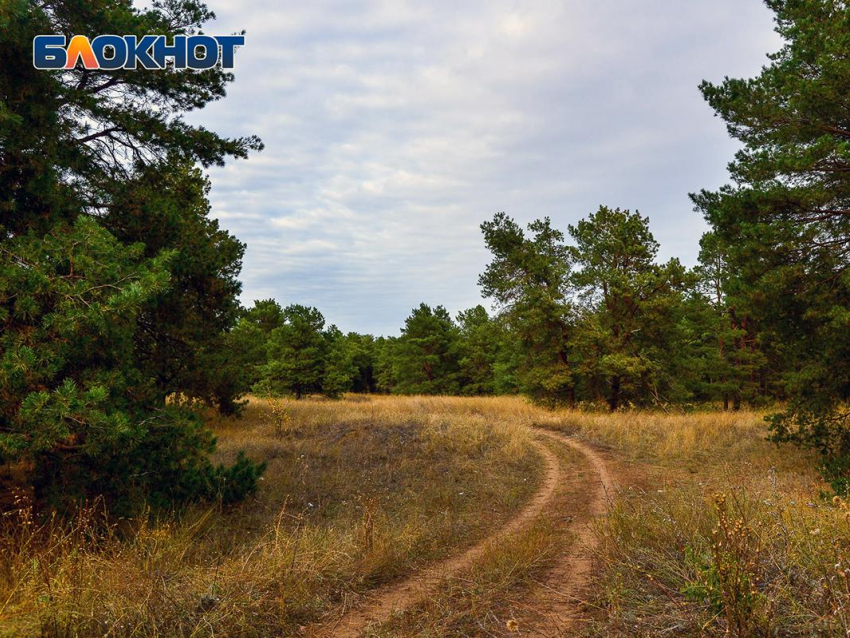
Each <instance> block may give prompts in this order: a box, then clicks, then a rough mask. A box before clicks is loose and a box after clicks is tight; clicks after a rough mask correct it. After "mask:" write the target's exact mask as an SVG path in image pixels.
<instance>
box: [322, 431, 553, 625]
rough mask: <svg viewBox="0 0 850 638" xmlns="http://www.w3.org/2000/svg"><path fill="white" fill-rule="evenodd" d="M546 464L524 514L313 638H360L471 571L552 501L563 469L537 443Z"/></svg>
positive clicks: (375, 594) (369, 598) (381, 592)
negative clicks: (446, 581)
mask: <svg viewBox="0 0 850 638" xmlns="http://www.w3.org/2000/svg"><path fill="white" fill-rule="evenodd" d="M534 444H535V447H536V448H537V450H538V452H539V453H540V455H541V456H542V457H543V461H544V464H545V470H544V476H543V482H542V483H541V485H540V487H539V488H538V489H537V491H536V492H535V493H534V496H532V497H531V499H530V500H529V501H528V502H527V503H526V505H525V506H524V507H523V508H522V509H521V510H520V512H519V513H518V514H517V515H516V516H514V517H513V518H511V519H509V520H508V522H507V523H505V524H504V525H503V526H502V527H501V528H500V529H499V531H497V532H496V533H495V534H492V535H490V536H488V537H487V538H485V539H484V540H483V541H481V542H479V543H478V544H476V545H474V546H472V547H470V548H469V549H467V550H466V551H464V552H463V553H461V554H459V555H457V556H453V557H450V558H448V559H445V560H443V561H440V562H438V563H437V564H435V565H432V566H431V567H428V568H426V569H424V570H423V571H421V572H419V573H417V574H415V575H413V576H412V577H410V578H408V579H406V580H404V581H401V582H398V583H393V584H389V585H387V586H385V587H380V588H378V589H376V590H374V591H372V592H370V593H369V594H367V595H366V596H365V598H366V602H365V603H364V604H362V605H360V606H358V607H356V608H354V609H351V610H350V611H348V612H346V613H345V614H343V615H342V616H341V617H340V618H338V619H336V620H334V621H331V622H328V623H324V624H322V625H321V626H318V627H315V628H313V629H312V631H311V630H308V631H307V633H306V635H307V636H310V637H311V638H331V637H333V638H356V637H357V636H359V635H360V634H361V633H362V632H363V631H364V630H365V629H366V628H367V627H368V626H369V625H370V624H380V623H382V622H384V621H386V620H387V619H388V618H389V617H390V616H391V615H392V614H393V612H395V611H401V610H404V609H406V608H408V607H410V606H411V605H413V604H415V603H416V602H418V601H420V600H423V599H424V598H425V597H426V596H427V595H428V594H430V593H432V592H433V591H435V590H436V589H437V587H438V585H439V584H440V582H441V581H442V580H443V579H444V578H446V577H449V576H452V575H453V574H456V573H458V572H461V571H464V570H465V569H467V568H469V567H470V566H471V565H472V564H473V563H474V562H475V561H476V560H477V559H478V558H479V557H480V556H482V555H483V554H484V552H485V551H486V549H487V547H488V546H489V545H490V544H491V543H494V542H498V541H499V540H501V539H503V538H505V537H506V536H509V535H511V534H513V533H514V532H517V531H518V530H520V529H521V528H522V527H524V526H525V525H526V524H528V523H530V522H531V521H532V520H533V519H534V518H536V517H537V515H538V514H540V513H541V512H542V511H543V508H544V507H545V506H546V505H547V504H548V503H549V502H550V501H551V500H552V498H553V496H554V494H555V489H556V488H557V487H558V484H559V483H560V481H561V473H560V466H559V463H558V459H557V457H556V456H555V454H553V453H552V451H551V450H549V448H547V447H546V446H545V445H543V444H542V443H539V442H537V441H534Z"/></svg>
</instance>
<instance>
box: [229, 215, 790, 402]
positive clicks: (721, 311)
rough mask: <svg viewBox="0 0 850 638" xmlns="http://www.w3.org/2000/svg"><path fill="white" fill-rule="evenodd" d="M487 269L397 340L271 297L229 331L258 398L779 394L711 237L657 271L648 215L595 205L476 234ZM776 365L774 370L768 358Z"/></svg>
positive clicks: (614, 398)
mask: <svg viewBox="0 0 850 638" xmlns="http://www.w3.org/2000/svg"><path fill="white" fill-rule="evenodd" d="M482 231H483V234H484V241H485V244H486V245H487V248H488V249H489V250H490V253H491V255H492V261H491V262H490V264H489V265H488V266H487V269H486V270H485V272H484V273H483V274H482V275H481V277H480V279H479V283H480V285H481V290H482V294H483V295H484V296H486V297H488V298H491V299H493V300H494V302H495V312H493V313H492V315H491V314H488V312H487V309H486V308H485V307H484V306H482V305H478V306H476V307H474V308H470V309H469V310H465V311H462V312H460V313H458V314H457V316H456V317H454V318H453V317H452V316H451V315H450V314H449V312H448V311H447V310H446V309H445V308H444V307H443V306H436V307H433V308H432V307H431V306H429V305H427V304H424V303H423V304H421V305H420V306H419V307H418V308H414V309H413V310H412V312H411V313H410V315H409V316H408V317H407V319H406V320H405V323H404V326H403V327H402V328H401V330H400V335H399V336H394V337H377V338H376V337H373V336H371V335H361V334H357V333H349V334H347V335H343V334H342V333H340V331H339V330H337V329H336V328H335V327H333V326H331V327H330V328H328V329H325V328H324V324H325V321H324V317H323V316H322V315H321V313H320V312H319V311H318V310H317V309H315V308H305V307H303V306H297V305H295V306H290V307H288V308H286V309H282V308H281V307H280V306H279V305H278V304H277V303H276V302H275V301H274V300H264V301H260V302H257V303H256V304H255V305H254V307H253V308H251V309H250V310H246V311H244V314H243V316H242V317H241V318H240V320H239V321H238V323H237V325H236V327H235V328H234V330H233V332H232V334H231V336H232V338H233V339H234V344H235V345H234V351H235V352H241V353H243V354H244V357H243V359H242V361H241V362H240V368H241V369H243V370H245V371H248V377H249V378H247V379H246V382H247V383H248V384H249V385H250V386H251V388H253V389H254V390H255V391H262V392H278V393H289V394H292V395H294V396H295V397H296V398H300V397H301V396H302V395H303V394H305V393H309V392H314V393H320V394H324V395H326V396H330V397H337V396H339V395H340V394H342V393H343V392H383V393H395V394H448V395H493V394H515V393H521V394H524V395H526V396H529V397H532V398H533V399H535V400H537V401H539V402H541V403H544V404H547V405H551V406H570V407H575V406H577V405H584V406H587V407H593V406H596V407H603V406H604V407H607V408H609V409H611V410H617V409H620V408H622V407H624V406H642V407H651V406H655V407H661V408H667V407H671V406H686V405H698V404H716V405H722V406H723V407H724V408H726V409H737V408H740V407H741V405H742V404H745V403H746V404H749V405H764V404H765V403H768V402H771V401H775V400H777V399H783V398H785V396H786V395H785V391H784V389H783V387H782V385H781V384H780V383H779V382H778V379H779V376H780V372H781V370H779V369H777V367H776V366H775V365H773V366H771V358H770V353H771V350H770V347H769V344H768V343H767V342H766V341H765V339H764V338H763V337H762V336H761V335H759V334H758V333H757V332H756V330H755V326H754V323H753V322H752V321H748V318H747V317H745V318H744V321H743V322H739V320H738V317H737V314H736V313H737V311H736V310H735V309H734V308H733V307H731V306H730V305H729V300H728V293H727V291H726V287H727V286H726V282H727V281H728V279H729V273H728V266H727V263H726V259H725V258H724V256H723V255H722V254H720V253H719V252H718V247H717V241H716V239H715V238H714V236H713V235H710V234H709V235H706V237H704V238H703V242H702V244H703V249H702V251H701V254H700V264H699V265H698V266H697V267H696V268H693V269H687V268H685V267H683V266H682V265H681V264H680V263H679V261H678V260H676V259H672V260H670V261H669V262H667V263H664V264H658V263H656V256H657V252H658V243H657V242H656V241H655V239H654V238H653V236H652V233H651V232H650V229H649V219H648V218H647V217H644V216H641V215H640V213H637V212H631V211H628V210H619V209H610V208H606V207H601V208H600V209H599V210H598V211H596V212H595V213H593V214H591V215H590V216H588V217H587V218H586V219H584V220H582V221H580V222H579V223H577V224H576V225H574V226H569V228H568V234H569V238H570V241H567V240H566V237H565V234H564V233H562V232H561V231H559V230H557V229H555V228H553V227H552V224H551V221H550V220H549V219H548V218H546V219H543V220H538V221H535V222H533V223H531V224H529V225H528V228H527V229H523V228H522V227H521V226H519V225H518V224H517V223H516V222H515V221H514V220H513V219H511V218H510V217H508V216H507V215H505V214H504V213H500V214H497V215H496V216H495V217H494V218H493V219H492V220H491V221H488V222H485V223H484V224H482ZM774 363H775V361H774Z"/></svg>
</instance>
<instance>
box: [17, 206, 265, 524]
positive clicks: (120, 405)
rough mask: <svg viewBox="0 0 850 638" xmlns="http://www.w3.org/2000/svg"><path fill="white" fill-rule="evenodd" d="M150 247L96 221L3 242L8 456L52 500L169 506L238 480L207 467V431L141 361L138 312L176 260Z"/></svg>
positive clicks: (166, 281)
mask: <svg viewBox="0 0 850 638" xmlns="http://www.w3.org/2000/svg"><path fill="white" fill-rule="evenodd" d="M143 249H144V247H143V246H142V245H140V244H135V245H132V246H125V245H123V244H121V243H120V242H118V241H117V240H116V239H115V237H113V236H112V235H111V234H110V233H109V232H108V231H106V230H105V229H104V228H102V227H101V226H99V225H98V224H97V223H96V222H94V221H93V220H91V219H89V218H86V217H80V218H78V219H77V221H76V222H75V223H74V225H73V226H60V227H58V228H57V229H56V231H55V232H53V233H50V234H48V235H46V236H44V237H40V236H38V235H36V234H35V233H33V232H30V233H27V234H26V235H20V236H18V237H16V238H14V239H12V240H7V241H5V242H3V244H2V245H0V326H2V330H0V353H2V358H0V399H2V400H0V406H2V408H1V409H2V411H0V463H5V464H14V465H17V466H19V467H20V468H22V469H23V470H24V472H25V473H26V475H27V476H28V482H29V483H30V484H31V485H33V486H34V487H35V489H36V497H37V499H38V501H39V502H40V503H42V504H50V505H53V506H55V507H59V508H64V507H68V506H70V505H72V504H73V503H76V502H78V501H79V500H81V499H83V498H87V497H91V496H96V495H100V496H104V497H106V499H107V500H108V501H109V502H112V503H116V504H117V505H116V507H117V508H118V509H119V510H120V509H122V508H123V509H127V508H131V507H133V506H140V505H141V504H142V503H143V502H144V501H145V500H146V499H147V500H148V501H149V502H151V503H156V504H170V503H172V502H176V501H179V500H181V499H184V498H197V497H202V496H206V495H208V494H209V491H210V489H211V488H210V487H209V485H207V486H206V487H205V488H204V490H203V491H196V490H193V489H192V488H193V486H195V485H196V484H199V482H200V481H208V480H211V477H212V476H213V474H212V473H213V472H217V474H216V475H217V476H219V477H221V478H222V479H224V478H227V477H228V476H229V475H228V472H229V470H227V469H224V468H218V469H215V468H212V466H211V465H210V463H209V460H208V458H207V454H208V453H209V452H210V451H211V450H212V448H213V447H214V440H213V438H212V437H211V435H210V434H209V432H208V431H207V430H205V429H204V428H203V427H202V426H201V424H200V423H199V422H198V420H197V418H195V417H194V416H193V415H191V414H190V413H186V412H185V411H180V410H177V409H176V408H168V407H165V406H164V396H163V395H162V393H161V391H159V390H158V389H157V388H156V385H155V384H154V383H153V381H152V379H151V378H150V377H149V376H148V375H147V374H145V372H144V370H143V369H142V368H141V367H140V366H139V363H138V361H137V357H136V353H135V335H136V331H137V330H138V321H139V317H140V316H141V315H142V313H143V309H144V307H145V306H146V304H147V303H148V302H149V301H150V299H151V298H153V297H154V296H156V295H158V294H162V293H163V291H164V290H165V289H166V288H167V286H168V285H169V270H168V267H169V266H170V263H171V261H172V260H173V258H174V253H163V254H160V255H158V256H156V257H154V258H151V259H144V258H142V256H141V255H142V252H143ZM240 472H241V474H240V476H243V475H244V474H245V470H244V468H240ZM239 485H242V486H243V487H244V488H245V489H246V490H250V489H252V488H253V486H252V485H250V481H248V482H245V480H244V479H243V480H242V482H241V483H239ZM229 489H230V492H231V493H234V494H235V492H234V490H235V489H237V488H236V487H233V488H229Z"/></svg>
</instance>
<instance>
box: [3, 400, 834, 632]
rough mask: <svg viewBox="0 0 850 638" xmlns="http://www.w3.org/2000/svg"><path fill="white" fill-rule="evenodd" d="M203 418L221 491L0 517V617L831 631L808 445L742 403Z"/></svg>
mask: <svg viewBox="0 0 850 638" xmlns="http://www.w3.org/2000/svg"><path fill="white" fill-rule="evenodd" d="M275 414H277V415H278V417H279V418H277V419H276V418H275ZM214 429H215V432H216V435H217V436H218V439H219V447H218V452H217V455H219V456H220V460H230V459H231V458H235V455H236V450H245V451H246V453H247V454H248V456H249V457H250V458H252V459H254V460H257V461H265V462H266V463H267V469H266V472H265V474H264V477H263V481H262V482H261V485H260V487H259V489H258V491H257V493H256V495H255V496H254V497H251V498H249V499H248V500H247V501H245V502H243V503H240V504H238V505H234V506H229V507H228V506H225V507H214V506H208V507H201V506H198V507H193V508H190V509H189V510H187V511H185V512H184V513H182V514H181V515H180V516H179V517H176V518H174V517H168V516H164V517H162V518H160V519H159V520H149V519H147V518H145V517H140V518H139V519H138V520H122V521H119V522H117V523H114V524H113V526H111V527H110V526H107V527H104V526H103V525H101V524H99V522H100V521H99V518H100V517H101V515H102V513H101V512H100V511H99V510H98V508H97V505H96V504H93V505H92V507H90V508H89V509H88V510H86V511H84V512H81V513H80V514H79V516H78V517H77V518H76V519H75V520H73V521H71V522H67V523H59V522H58V521H52V522H47V523H39V522H38V521H36V520H34V519H33V518H32V516H31V514H30V513H28V510H27V508H26V507H25V504H24V503H22V504H21V505H22V507H21V508H20V509H18V510H17V511H16V512H15V513H13V514H12V515H6V516H5V517H4V518H3V531H2V548H3V552H2V557H3V558H2V581H0V600H2V601H3V605H2V607H1V608H0V619H2V623H0V627H2V628H3V629H2V632H0V635H3V636H30V635H35V634H39V633H40V634H43V635H63V636H64V635H75V636H102V635H110V636H112V635H114V636H134V635H163V636H164V635H174V636H192V635H253V636H271V635H282V636H301V635H304V636H445V635H452V636H467V635H468V636H492V635H496V636H507V635H536V636H547V635H549V636H551V635H562V634H560V633H559V632H561V631H566V630H567V629H569V632H570V634H569V635H587V636H606V635H656V634H660V633H661V632H665V631H666V632H668V633H672V632H675V635H695V636H696V635H724V634H725V633H726V631H727V628H730V627H732V631H734V632H736V635H768V633H770V634H771V635H811V634H814V633H816V632H817V633H824V634H827V635H829V634H835V635H840V634H842V633H843V632H844V631H845V628H846V626H847V623H848V622H850V589H848V580H847V573H848V572H847V571H846V570H847V568H848V566H847V565H845V563H844V562H843V561H844V556H845V554H846V552H847V549H848V548H847V543H848V540H849V539H850V520H848V516H847V509H846V507H845V505H844V503H843V501H841V500H840V499H837V500H836V502H832V501H830V500H824V499H815V501H812V495H813V494H815V495H816V494H817V493H818V491H819V490H820V489H823V485H822V482H821V479H820V478H819V476H818V475H817V473H816V472H814V471H812V469H811V468H812V464H811V459H809V458H807V456H806V454H805V453H802V452H799V451H798V450H796V449H795V448H782V449H779V448H777V446H775V445H774V444H771V443H768V442H767V441H765V433H766V428H765V425H764V423H763V420H762V416H761V415H760V414H757V413H753V412H740V413H727V414H718V413H694V414H675V415H674V414H671V415H663V414H657V413H640V412H630V413H621V414H601V413H583V412H578V411H566V410H563V411H548V410H543V409H540V408H537V407H535V406H533V405H531V404H529V403H528V402H527V401H526V400H524V399H522V398H518V397H496V398H443V397H417V396H415V397H380V396H373V397H362V396H355V395H349V396H347V397H346V398H344V399H342V400H340V401H327V400H321V399H306V400H302V401H299V402H296V401H284V402H279V404H278V407H277V408H276V409H274V410H272V409H271V408H270V407H269V404H268V402H267V401H265V400H261V399H252V400H251V401H250V403H249V405H248V406H247V408H246V410H245V412H244V415H243V416H242V417H240V418H238V419H225V418H218V420H217V421H216V423H215V428H214ZM571 442H577V443H578V444H579V446H578V447H574V446H573V445H571ZM600 471H601V472H603V473H605V474H607V476H606V477H605V481H604V483H603V481H602V478H601V477H600ZM594 499H601V502H600V503H598V504H597V505H594ZM120 537H123V539H122V538H120ZM718 540H722V541H724V542H727V543H729V544H728V546H727V545H724V546H723V547H720V548H718V547H716V544H717V542H718ZM756 587H757V591H756V589H754V588H756ZM780 627H781V628H782V630H781V631H779V632H776V629H777V628H780Z"/></svg>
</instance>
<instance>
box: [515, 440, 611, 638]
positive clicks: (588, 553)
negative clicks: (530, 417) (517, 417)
mask: <svg viewBox="0 0 850 638" xmlns="http://www.w3.org/2000/svg"><path fill="white" fill-rule="evenodd" d="M536 431H537V432H539V433H540V434H542V435H543V436H545V437H547V438H549V439H550V440H554V441H558V442H560V443H563V444H566V445H568V446H570V447H571V448H573V449H574V450H576V451H577V452H579V453H580V454H581V455H582V456H584V458H585V459H586V460H587V461H588V462H589V463H590V465H591V467H592V468H593V472H594V473H595V475H596V479H595V480H594V481H593V483H594V485H595V488H594V489H593V491H592V493H591V494H590V495H589V497H590V502H589V503H588V510H589V514H590V518H589V519H587V520H578V521H575V522H576V523H577V524H578V525H577V527H576V529H575V534H574V537H573V546H572V549H571V551H569V552H567V553H565V554H563V555H562V556H561V557H560V559H559V560H558V562H557V563H556V564H555V566H554V567H553V568H552V569H551V570H550V571H549V572H548V573H547V575H546V577H545V579H544V580H543V582H541V583H539V585H540V586H539V587H538V588H537V589H536V590H535V591H534V592H533V593H532V594H531V596H530V597H529V600H527V601H526V608H527V609H528V610H529V613H527V614H525V616H527V618H528V622H521V623H520V626H521V627H522V629H523V630H522V634H523V635H526V636H538V637H540V638H544V637H545V638H550V637H555V636H564V635H567V634H565V633H564V632H565V631H566V630H569V629H570V628H571V627H572V626H573V624H574V623H575V621H576V620H577V618H578V616H579V614H580V612H581V603H582V594H583V593H585V592H586V591H587V589H588V587H589V585H590V579H591V575H592V570H593V553H594V551H595V550H596V548H597V546H598V544H599V541H598V539H597V537H596V535H595V534H594V531H593V527H592V523H593V521H594V520H595V519H597V518H599V517H602V516H605V514H606V513H607V509H608V501H609V499H610V498H611V497H612V496H613V494H614V490H615V483H614V479H613V477H612V475H611V472H610V471H609V470H608V466H607V465H606V463H605V461H604V459H603V458H602V456H601V455H600V454H599V453H598V452H597V451H596V450H594V449H593V448H592V447H590V446H589V445H587V444H585V443H582V442H581V441H579V440H578V439H576V438H574V437H570V436H567V435H566V434H562V433H559V432H554V431H551V430H544V429H541V428H536Z"/></svg>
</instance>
